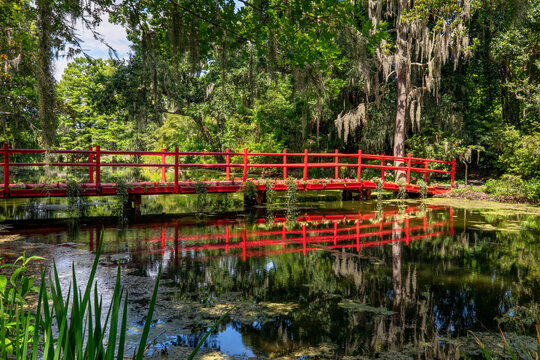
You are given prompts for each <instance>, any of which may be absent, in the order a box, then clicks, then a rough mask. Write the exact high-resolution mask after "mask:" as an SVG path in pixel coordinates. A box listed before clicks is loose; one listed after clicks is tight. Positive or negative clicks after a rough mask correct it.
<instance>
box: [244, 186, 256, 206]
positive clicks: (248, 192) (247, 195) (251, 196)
mask: <svg viewBox="0 0 540 360" xmlns="http://www.w3.org/2000/svg"><path fill="white" fill-rule="evenodd" d="M244 201H245V204H246V205H247V206H251V205H254V204H255V203H256V202H257V186H256V185H255V184H254V183H253V181H250V180H248V181H246V183H245V184H244Z"/></svg>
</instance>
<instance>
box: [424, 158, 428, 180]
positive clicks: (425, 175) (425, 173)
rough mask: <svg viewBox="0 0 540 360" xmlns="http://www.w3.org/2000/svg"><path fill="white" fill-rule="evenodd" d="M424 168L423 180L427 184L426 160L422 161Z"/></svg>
mask: <svg viewBox="0 0 540 360" xmlns="http://www.w3.org/2000/svg"><path fill="white" fill-rule="evenodd" d="M424 169H425V170H426V171H425V172H424V182H425V183H426V185H427V179H428V162H427V161H425V162H424Z"/></svg>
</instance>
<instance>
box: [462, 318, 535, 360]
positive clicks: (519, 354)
mask: <svg viewBox="0 0 540 360" xmlns="http://www.w3.org/2000/svg"><path fill="white" fill-rule="evenodd" d="M499 332H500V334H501V340H502V342H503V344H504V346H500V348H503V349H505V350H506V351H508V354H509V355H510V358H511V359H512V360H519V359H524V360H538V359H540V321H539V322H538V323H537V324H536V354H533V353H532V352H531V350H530V349H528V348H527V347H526V346H524V345H523V344H522V343H521V342H519V341H518V344H514V346H513V347H512V346H510V344H509V342H508V340H507V339H506V336H505V335H504V333H503V331H502V330H501V328H499ZM468 333H469V334H471V335H472V336H473V337H474V340H475V341H476V343H477V344H478V345H479V346H480V349H481V350H482V355H484V358H485V359H486V360H491V359H493V356H492V355H491V353H490V350H488V349H487V347H486V346H485V345H484V343H483V342H482V341H481V340H480V339H479V338H478V336H476V334H475V333H474V332H472V331H471V330H469V331H468ZM505 358H506V357H505Z"/></svg>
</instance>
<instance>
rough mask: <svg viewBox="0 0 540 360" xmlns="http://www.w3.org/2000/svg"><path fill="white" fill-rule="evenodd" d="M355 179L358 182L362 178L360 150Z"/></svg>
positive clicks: (359, 151) (360, 151)
mask: <svg viewBox="0 0 540 360" xmlns="http://www.w3.org/2000/svg"><path fill="white" fill-rule="evenodd" d="M356 178H357V180H358V181H360V179H361V178H362V150H358V169H357V170H356Z"/></svg>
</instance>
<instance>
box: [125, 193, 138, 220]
mask: <svg viewBox="0 0 540 360" xmlns="http://www.w3.org/2000/svg"><path fill="white" fill-rule="evenodd" d="M127 205H128V207H129V210H131V211H133V215H134V216H135V217H136V218H137V217H139V216H141V194H129V195H128V202H127Z"/></svg>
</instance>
